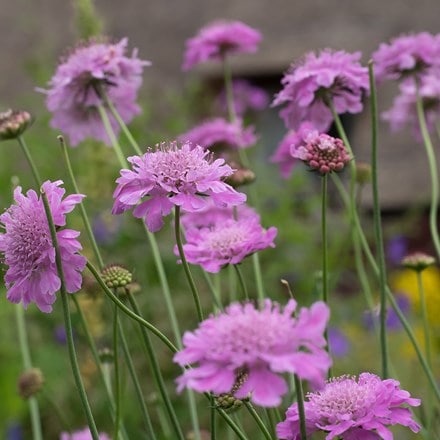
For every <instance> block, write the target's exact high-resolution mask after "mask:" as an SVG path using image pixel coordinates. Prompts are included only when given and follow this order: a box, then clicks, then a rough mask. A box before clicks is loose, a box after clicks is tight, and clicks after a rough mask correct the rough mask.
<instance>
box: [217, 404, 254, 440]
mask: <svg viewBox="0 0 440 440" xmlns="http://www.w3.org/2000/svg"><path fill="white" fill-rule="evenodd" d="M217 411H218V413H219V414H220V416H221V417H223V419H224V420H225V422H226V423H227V424H228V425H229V427H230V428H231V429H232V430H233V431H234V432H235V434H236V435H237V437H238V438H239V439H240V440H248V438H247V436H246V435H245V434H244V433H243V431H242V430H241V429H240V427H239V426H238V425H237V423H235V422H234V421H233V420H232V419H231V418H230V417H229V416H228V414H226V412H225V410H223V409H220V408H219V409H217Z"/></svg>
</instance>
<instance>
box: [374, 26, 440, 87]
mask: <svg viewBox="0 0 440 440" xmlns="http://www.w3.org/2000/svg"><path fill="white" fill-rule="evenodd" d="M439 56H440V37H439V35H437V36H434V35H431V34H429V33H428V32H420V33H418V34H408V35H401V36H400V37H397V38H394V39H392V40H391V43H389V44H386V43H381V45H380V46H379V49H377V50H376V51H375V52H374V53H373V55H372V59H373V61H374V73H375V77H376V79H377V81H379V82H382V81H385V80H389V79H391V80H395V79H400V78H403V77H405V76H408V75H410V74H412V73H423V72H424V71H425V69H426V68H429V67H431V66H433V65H439V64H440V62H439Z"/></svg>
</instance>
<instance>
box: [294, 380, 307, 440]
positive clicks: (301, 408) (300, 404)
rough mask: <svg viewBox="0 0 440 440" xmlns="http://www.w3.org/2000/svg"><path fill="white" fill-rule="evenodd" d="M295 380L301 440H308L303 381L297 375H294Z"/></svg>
mask: <svg viewBox="0 0 440 440" xmlns="http://www.w3.org/2000/svg"><path fill="white" fill-rule="evenodd" d="M293 378H294V380H295V390H296V396H297V402H298V415H299V429H300V434H301V440H307V430H306V414H305V411H304V391H303V386H302V382H301V379H300V378H299V377H298V375H297V374H294V375H293Z"/></svg>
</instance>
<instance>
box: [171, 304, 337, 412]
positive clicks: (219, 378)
mask: <svg viewBox="0 0 440 440" xmlns="http://www.w3.org/2000/svg"><path fill="white" fill-rule="evenodd" d="M295 309H296V301H294V300H290V301H289V302H288V303H287V305H286V306H285V307H284V310H282V309H281V307H280V305H279V304H277V303H273V302H272V301H270V300H266V301H265V303H264V307H263V309H262V310H259V309H257V308H255V306H254V305H253V304H251V303H246V304H239V303H233V304H231V305H230V306H229V307H227V308H226V310H225V311H224V312H223V313H220V314H218V315H211V316H210V317H209V318H208V319H205V320H204V321H203V322H201V323H200V324H199V327H198V328H197V329H196V330H195V331H194V332H186V333H185V334H184V336H183V345H184V348H183V349H182V350H181V351H180V352H178V353H177V354H176V355H175V356H174V361H175V362H177V363H178V364H179V365H181V366H184V365H187V364H193V363H197V364H198V365H197V366H194V367H193V368H192V369H188V370H186V371H185V372H184V373H183V375H182V376H180V377H179V378H178V379H177V384H178V391H179V392H180V391H182V389H183V388H185V387H187V388H191V389H193V390H195V391H198V392H212V393H215V394H221V393H228V392H230V391H231V389H232V387H233V386H234V384H235V383H236V380H237V376H238V375H240V376H241V377H242V378H243V375H244V378H245V380H244V383H243V384H242V385H241V386H240V388H238V390H237V391H236V392H235V397H237V398H239V399H242V398H244V397H246V396H247V395H248V394H249V393H251V400H252V401H253V402H254V403H256V404H257V405H261V406H278V405H279V404H280V403H281V396H283V395H284V394H285V393H286V392H287V390H288V387H287V384H286V381H285V380H284V378H283V377H282V376H281V374H282V373H291V374H292V373H296V374H298V376H299V377H300V378H301V379H305V380H309V381H311V382H312V383H313V384H315V385H318V386H319V385H323V383H324V378H325V375H326V372H327V370H328V368H329V367H330V365H331V359H330V357H329V355H328V353H327V352H326V351H325V349H324V347H325V338H324V336H323V335H324V329H325V327H326V325H327V322H328V318H329V313H330V312H329V308H328V307H327V305H326V304H324V303H323V302H317V303H314V304H313V305H312V306H311V307H310V309H307V308H302V309H301V310H300V311H299V313H298V316H297V317H295V318H294V317H292V313H293V312H294V311H295Z"/></svg>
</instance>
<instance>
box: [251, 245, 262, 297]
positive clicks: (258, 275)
mask: <svg viewBox="0 0 440 440" xmlns="http://www.w3.org/2000/svg"><path fill="white" fill-rule="evenodd" d="M252 264H253V266H254V272H255V281H256V284H257V296H258V299H259V301H261V302H263V301H264V287H263V277H262V276H261V265H260V256H259V255H258V252H255V253H254V254H252Z"/></svg>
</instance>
